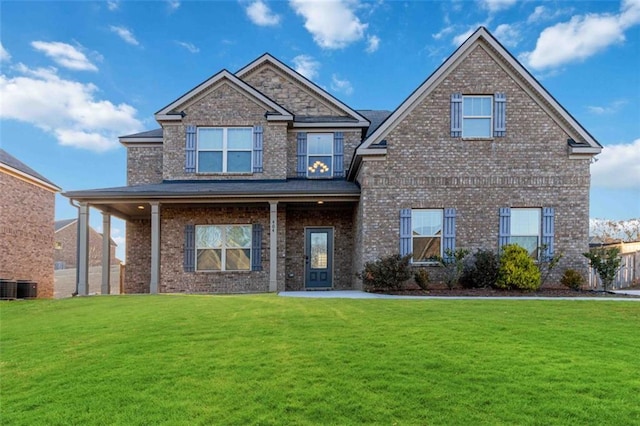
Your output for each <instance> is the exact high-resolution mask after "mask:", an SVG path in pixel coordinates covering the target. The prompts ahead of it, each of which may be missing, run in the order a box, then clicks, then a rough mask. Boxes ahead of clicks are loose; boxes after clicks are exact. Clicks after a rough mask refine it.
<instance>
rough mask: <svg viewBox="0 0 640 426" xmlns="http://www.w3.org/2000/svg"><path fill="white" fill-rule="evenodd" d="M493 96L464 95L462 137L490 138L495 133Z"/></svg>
mask: <svg viewBox="0 0 640 426" xmlns="http://www.w3.org/2000/svg"><path fill="white" fill-rule="evenodd" d="M492 105H493V96H463V97H462V137H463V138H490V137H491V136H492V134H493V132H492V131H491V127H492V126H491V125H492V123H493V108H492Z"/></svg>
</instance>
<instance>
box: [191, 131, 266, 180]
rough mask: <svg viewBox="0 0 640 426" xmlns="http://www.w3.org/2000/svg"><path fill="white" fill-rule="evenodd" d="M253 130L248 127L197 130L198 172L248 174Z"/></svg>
mask: <svg viewBox="0 0 640 426" xmlns="http://www.w3.org/2000/svg"><path fill="white" fill-rule="evenodd" d="M252 147H253V129H252V128H250V127H229V128H226V127H202V128H198V148H197V150H198V157H197V158H198V169H197V170H198V172H200V173H250V172H251V170H252V168H251V157H252Z"/></svg>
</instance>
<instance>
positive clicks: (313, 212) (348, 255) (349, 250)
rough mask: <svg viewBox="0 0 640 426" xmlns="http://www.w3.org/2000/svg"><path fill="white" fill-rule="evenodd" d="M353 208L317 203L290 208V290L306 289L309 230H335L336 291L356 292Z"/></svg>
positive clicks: (288, 282)
mask: <svg viewBox="0 0 640 426" xmlns="http://www.w3.org/2000/svg"><path fill="white" fill-rule="evenodd" d="M352 218H353V205H337V206H331V205H323V206H322V207H320V206H318V205H317V204H310V205H303V206H293V205H290V206H288V208H287V256H286V262H285V263H286V268H287V271H286V272H287V276H286V286H285V287H286V289H287V290H289V291H292V290H303V289H304V273H305V246H304V245H305V228H307V227H327V228H333V230H334V231H333V238H334V246H333V249H334V256H333V288H335V289H337V290H344V289H352V288H353V285H354V281H355V276H354V273H353V263H352V261H353V253H354V244H353V235H354V233H353V221H352Z"/></svg>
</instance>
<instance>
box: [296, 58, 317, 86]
mask: <svg viewBox="0 0 640 426" xmlns="http://www.w3.org/2000/svg"><path fill="white" fill-rule="evenodd" d="M292 62H293V69H295V70H296V71H297V72H299V73H300V74H302V75H303V76H305V77H307V78H308V79H309V80H315V79H316V78H317V77H318V69H319V68H320V62H318V61H316V60H315V59H313V58H312V57H311V56H309V55H298V56H296V57H295V58H293V60H292Z"/></svg>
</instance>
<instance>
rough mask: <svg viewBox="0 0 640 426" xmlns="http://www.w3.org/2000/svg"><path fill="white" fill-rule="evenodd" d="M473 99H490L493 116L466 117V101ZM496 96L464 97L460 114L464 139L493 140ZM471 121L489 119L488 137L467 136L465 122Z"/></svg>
mask: <svg viewBox="0 0 640 426" xmlns="http://www.w3.org/2000/svg"><path fill="white" fill-rule="evenodd" d="M471 98H488V99H489V106H490V107H491V114H490V115H465V113H464V101H465V99H471ZM494 98H495V96H494V95H462V108H461V109H462V111H461V114H460V120H461V121H460V124H461V128H460V132H461V135H462V136H461V137H462V138H463V139H493V136H494V135H493V133H494V131H493V128H494V122H493V120H494V116H495V107H494V103H495V99H494ZM467 119H470V120H474V119H485V120H486V119H489V132H488V134H487V135H486V136H477V135H465V131H464V129H465V125H464V124H465V120H467Z"/></svg>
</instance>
